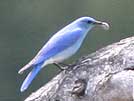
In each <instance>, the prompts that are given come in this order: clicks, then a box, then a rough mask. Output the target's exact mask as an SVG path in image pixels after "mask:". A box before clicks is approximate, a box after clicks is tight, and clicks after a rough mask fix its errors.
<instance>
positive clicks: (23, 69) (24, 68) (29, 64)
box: [18, 62, 32, 74]
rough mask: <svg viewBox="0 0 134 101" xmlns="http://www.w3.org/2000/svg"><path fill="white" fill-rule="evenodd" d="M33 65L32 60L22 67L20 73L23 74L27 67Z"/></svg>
mask: <svg viewBox="0 0 134 101" xmlns="http://www.w3.org/2000/svg"><path fill="white" fill-rule="evenodd" d="M31 66H32V62H29V63H28V64H26V65H25V66H24V67H22V68H21V69H20V70H19V71H18V73H19V74H23V72H24V71H25V70H26V69H28V68H30V67H31Z"/></svg>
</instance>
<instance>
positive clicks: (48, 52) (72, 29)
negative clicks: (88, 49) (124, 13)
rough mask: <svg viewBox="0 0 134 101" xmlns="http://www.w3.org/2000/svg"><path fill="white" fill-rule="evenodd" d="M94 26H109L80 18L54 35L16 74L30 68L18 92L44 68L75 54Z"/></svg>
mask: <svg viewBox="0 0 134 101" xmlns="http://www.w3.org/2000/svg"><path fill="white" fill-rule="evenodd" d="M95 25H99V26H101V27H103V28H104V29H106V30H107V29H109V25H108V24H107V23H105V22H101V21H97V20H95V19H93V18H91V17H81V18H78V19H76V20H75V21H73V22H72V23H70V24H69V25H67V26H66V27H64V28H63V29H61V30H60V31H58V32H57V33H55V34H54V35H53V36H52V37H51V38H50V39H49V41H48V42H47V43H46V44H45V45H44V46H43V48H42V49H41V50H40V51H39V52H38V53H37V55H36V56H35V57H34V58H33V59H32V60H31V61H30V62H29V63H28V64H27V65H25V66H24V67H23V68H22V69H20V70H19V72H18V73H19V74H22V73H23V72H24V71H25V70H26V69H28V68H30V67H32V70H31V72H30V73H29V74H28V76H27V77H26V79H25V80H24V82H23V84H22V86H21V89H20V91H21V92H23V91H25V90H26V89H27V88H28V86H29V85H30V84H31V82H32V80H33V79H34V78H35V76H36V75H37V74H38V73H39V71H40V70H41V69H42V68H43V67H44V66H46V65H48V64H54V63H56V64H58V63H61V62H62V61H64V60H65V59H68V58H69V57H71V56H72V55H73V54H75V53H76V52H77V51H78V49H79V48H80V46H81V44H82V42H83V40H84V39H85V37H86V35H87V33H88V31H89V30H91V29H92V28H93V27H94V26H95Z"/></svg>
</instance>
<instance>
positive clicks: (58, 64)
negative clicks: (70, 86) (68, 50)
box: [53, 63, 69, 71]
mask: <svg viewBox="0 0 134 101" xmlns="http://www.w3.org/2000/svg"><path fill="white" fill-rule="evenodd" d="M53 64H54V65H55V66H57V67H58V68H59V69H60V70H61V71H63V70H67V68H68V66H69V65H66V64H64V63H53Z"/></svg>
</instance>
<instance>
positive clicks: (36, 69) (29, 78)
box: [20, 66, 41, 92]
mask: <svg viewBox="0 0 134 101" xmlns="http://www.w3.org/2000/svg"><path fill="white" fill-rule="evenodd" d="M40 70H41V66H36V67H33V69H32V71H31V72H30V73H29V74H28V76H27V77H26V79H25V80H24V82H23V84H22V86H21V89H20V91H21V92H23V91H25V90H26V89H27V88H28V87H29V85H30V84H31V82H32V81H33V79H34V78H35V76H36V75H37V74H38V73H39V71H40Z"/></svg>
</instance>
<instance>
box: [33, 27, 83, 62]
mask: <svg viewBox="0 0 134 101" xmlns="http://www.w3.org/2000/svg"><path fill="white" fill-rule="evenodd" d="M82 34H83V31H82V29H80V28H77V29H75V30H72V31H66V32H64V33H57V34H56V35H54V36H53V37H52V38H51V39H50V40H49V41H48V42H47V44H46V45H45V46H44V47H43V48H42V49H41V50H40V51H39V53H38V54H37V55H36V56H35V58H34V59H33V60H32V62H33V64H34V65H37V64H40V63H42V62H44V61H45V60H46V59H48V58H50V57H52V56H55V55H56V54H58V53H60V52H61V51H63V50H65V49H67V48H69V47H70V46H72V45H73V44H74V43H75V42H76V41H77V40H79V38H80V37H81V36H82Z"/></svg>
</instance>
